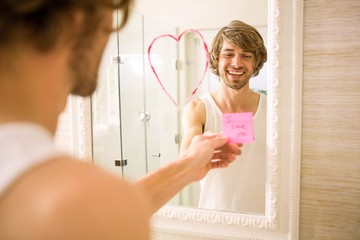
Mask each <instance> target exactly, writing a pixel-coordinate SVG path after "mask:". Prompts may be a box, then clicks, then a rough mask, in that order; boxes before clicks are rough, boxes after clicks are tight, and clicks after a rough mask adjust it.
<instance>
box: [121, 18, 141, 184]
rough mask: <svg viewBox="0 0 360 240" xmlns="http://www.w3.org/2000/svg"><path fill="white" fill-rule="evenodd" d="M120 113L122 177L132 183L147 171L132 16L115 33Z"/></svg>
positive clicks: (137, 23)
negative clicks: (118, 71)
mask: <svg viewBox="0 0 360 240" xmlns="http://www.w3.org/2000/svg"><path fill="white" fill-rule="evenodd" d="M118 48H119V55H120V58H121V63H120V73H119V76H120V78H119V81H120V99H121V104H120V109H121V119H120V123H121V126H122V140H123V143H122V147H123V156H124V158H126V159H127V165H126V167H125V168H124V177H125V178H126V179H130V180H136V179H138V178H140V177H142V176H144V175H145V174H146V173H147V172H148V171H147V162H146V139H145V135H146V132H145V122H144V121H145V119H143V118H142V117H143V112H144V108H145V106H144V101H145V99H144V49H143V16H142V15H141V14H138V13H136V12H132V14H131V15H130V19H129V21H128V24H127V25H126V27H125V28H124V29H122V30H121V31H120V32H119V46H118Z"/></svg>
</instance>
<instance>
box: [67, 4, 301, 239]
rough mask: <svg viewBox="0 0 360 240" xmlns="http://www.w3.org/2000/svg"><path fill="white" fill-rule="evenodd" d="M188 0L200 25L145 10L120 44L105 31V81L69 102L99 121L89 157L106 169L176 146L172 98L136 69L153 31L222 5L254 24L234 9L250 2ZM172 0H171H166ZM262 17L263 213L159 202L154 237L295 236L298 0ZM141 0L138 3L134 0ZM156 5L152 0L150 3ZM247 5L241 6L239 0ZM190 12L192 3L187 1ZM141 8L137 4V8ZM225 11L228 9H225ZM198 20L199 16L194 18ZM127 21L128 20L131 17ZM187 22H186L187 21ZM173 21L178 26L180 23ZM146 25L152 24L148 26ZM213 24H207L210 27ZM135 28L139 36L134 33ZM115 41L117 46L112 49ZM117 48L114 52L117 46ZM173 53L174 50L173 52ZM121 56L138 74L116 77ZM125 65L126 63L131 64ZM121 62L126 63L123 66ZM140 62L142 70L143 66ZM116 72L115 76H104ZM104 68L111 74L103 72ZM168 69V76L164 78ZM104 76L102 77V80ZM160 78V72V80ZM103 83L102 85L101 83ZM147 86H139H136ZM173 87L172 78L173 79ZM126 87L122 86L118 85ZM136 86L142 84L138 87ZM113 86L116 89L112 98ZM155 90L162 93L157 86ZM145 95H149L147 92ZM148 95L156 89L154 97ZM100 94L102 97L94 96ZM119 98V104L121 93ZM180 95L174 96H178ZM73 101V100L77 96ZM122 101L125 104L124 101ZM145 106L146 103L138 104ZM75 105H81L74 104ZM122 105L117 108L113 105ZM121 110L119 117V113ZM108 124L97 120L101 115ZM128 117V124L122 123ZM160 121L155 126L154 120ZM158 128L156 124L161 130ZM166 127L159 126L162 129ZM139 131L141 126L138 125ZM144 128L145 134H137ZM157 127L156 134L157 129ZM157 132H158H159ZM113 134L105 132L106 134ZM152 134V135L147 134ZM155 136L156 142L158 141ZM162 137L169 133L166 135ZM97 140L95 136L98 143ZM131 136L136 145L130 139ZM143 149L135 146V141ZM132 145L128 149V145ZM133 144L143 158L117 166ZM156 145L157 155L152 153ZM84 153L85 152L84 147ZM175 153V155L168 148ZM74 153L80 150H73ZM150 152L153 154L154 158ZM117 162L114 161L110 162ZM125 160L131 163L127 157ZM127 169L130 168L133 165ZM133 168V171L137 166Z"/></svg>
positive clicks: (150, 165) (151, 164) (122, 71)
mask: <svg viewBox="0 0 360 240" xmlns="http://www.w3.org/2000/svg"><path fill="white" fill-rule="evenodd" d="M180 2H182V3H186V2H187V3H188V4H189V5H188V6H192V5H191V4H193V5H194V4H195V5H198V6H200V9H202V10H203V11H201V12H200V13H199V12H195V13H192V14H193V16H196V18H197V19H198V20H199V25H194V24H193V22H190V23H189V22H186V21H187V19H188V18H178V19H177V20H178V21H180V20H181V21H182V22H181V23H176V24H174V25H175V26H178V28H176V27H174V25H172V24H171V23H170V22H168V23H164V22H162V21H161V20H159V19H156V18H147V19H146V20H145V17H146V16H145V15H144V14H140V13H139V12H138V13H135V14H134V18H135V19H134V20H133V21H131V24H130V25H128V26H127V31H128V34H129V35H128V36H129V39H128V41H126V44H124V45H121V44H117V41H119V39H120V38H119V35H117V34H115V35H113V36H112V38H113V39H111V40H110V42H114V45H111V44H109V46H108V48H107V51H106V52H105V54H104V60H103V62H107V63H108V64H113V65H111V67H109V68H107V70H106V71H105V72H102V73H101V74H102V76H105V77H104V78H103V79H105V80H101V79H100V83H99V88H100V89H101V88H102V89H108V90H107V92H106V91H105V92H104V94H100V95H97V96H94V98H93V99H92V101H91V104H92V112H91V114H90V111H89V108H88V106H89V100H88V99H83V100H76V101H77V102H76V105H74V106H73V107H72V109H77V112H81V114H79V115H78V116H80V118H79V119H76V118H75V117H74V118H73V119H72V121H73V123H74V124H81V121H82V118H81V117H82V116H85V117H88V116H90V115H92V124H98V126H99V128H97V129H96V131H95V130H93V132H92V135H93V136H94V138H93V145H92V146H93V148H92V155H93V157H94V159H96V158H97V155H98V156H100V155H101V156H105V157H106V158H107V159H109V161H104V162H103V163H100V164H103V166H104V167H105V168H107V167H108V168H109V169H115V170H114V173H115V174H119V175H121V176H124V177H128V178H137V177H139V176H141V175H143V174H145V173H146V172H149V171H151V170H152V169H155V168H157V167H159V166H160V165H161V164H164V163H163V162H162V158H161V156H162V155H165V156H166V158H167V159H175V158H176V156H177V151H178V147H179V146H178V142H179V135H175V136H174V135H173V134H172V133H171V131H166V130H169V129H173V128H176V129H179V125H178V123H179V121H180V120H179V119H180V114H179V112H178V111H177V109H176V108H174V106H173V105H171V102H170V101H169V100H168V99H167V98H166V96H164V94H163V92H162V91H159V90H158V89H159V86H158V85H157V84H158V83H157V82H156V81H148V80H146V79H145V78H144V77H143V74H142V73H143V71H145V73H149V72H147V71H150V69H146V68H143V67H142V66H143V65H144V64H145V60H144V56H143V53H144V52H145V51H146V49H147V47H148V45H147V44H145V42H149V40H151V39H154V38H155V37H156V36H159V35H160V34H163V33H169V34H173V35H178V33H179V32H181V31H182V30H184V29H187V28H189V27H191V28H195V29H203V30H206V29H205V28H204V25H202V24H204V23H205V22H212V21H213V20H215V19H216V17H213V18H210V19H209V18H206V19H204V16H207V15H206V14H210V15H212V16H219V13H223V12H226V11H224V10H223V9H222V7H225V6H228V7H229V6H231V7H232V9H234V11H236V12H237V14H238V15H237V17H235V18H236V19H241V20H244V21H245V22H247V23H249V24H251V25H253V26H255V27H256V25H257V24H256V23H255V22H251V21H246V19H243V18H242V17H241V16H245V15H246V14H251V15H254V13H256V12H259V9H257V8H256V7H254V9H252V8H250V7H249V6H251V5H249V4H246V3H245V2H243V1H234V2H236V3H238V2H241V3H242V5H241V7H236V8H235V7H234V5H231V4H230V2H231V1H225V2H224V1H222V2H221V5H220V4H219V3H218V2H216V3H215V1H197V2H196V3H193V1H180ZM210 2H213V3H214V4H216V6H218V9H217V11H216V12H210V13H206V14H205V12H206V7H205V6H206V4H210ZM139 3H143V5H142V6H143V9H142V10H145V9H150V8H148V7H146V3H147V4H149V3H148V2H146V1H145V0H142V1H141V0H139ZM161 4H163V5H161V6H168V5H169V4H170V3H167V2H166V1H162V3H161ZM171 4H173V3H171ZM267 4H268V10H267V11H266V12H267V13H268V18H267V19H268V25H267V33H268V34H267V39H268V62H267V65H268V68H267V77H268V86H267V90H268V93H267V95H268V115H267V128H268V132H267V133H268V134H267V135H268V136H267V143H268V144H267V163H268V165H267V176H266V208H265V213H264V214H263V215H257V214H251V213H248V214H244V213H238V212H224V211H214V210H211V211H210V210H204V209H197V208H193V207H182V206H175V205H174V204H172V205H169V206H165V207H163V208H162V209H161V210H159V211H158V213H156V214H155V215H154V216H153V219H152V226H153V229H154V235H155V239H161V238H163V237H164V239H165V236H167V235H169V234H170V235H179V236H182V237H181V239H186V237H185V236H186V235H188V237H189V238H191V237H194V236H197V237H203V238H204V239H208V238H220V239H297V236H298V204H299V186H298V185H299V164H300V124H301V60H302V59H301V53H302V42H301V39H302V9H303V1H300V0H299V1H296V0H295V1H291V2H288V1H287V0H278V1H272V0H270V1H268V3H267ZM139 6H140V5H139ZM156 6H159V5H156ZM245 6H246V7H245ZM174 8H175V9H181V5H179V6H175V7H174V5H172V6H169V7H168V9H174ZM161 9H163V8H159V10H158V12H157V13H156V15H158V16H159V17H160V15H161V13H162V14H171V13H169V12H166V11H161ZM186 9H187V10H188V11H189V16H190V14H191V9H192V8H186ZM140 10H141V9H139V11H140ZM229 16H230V15H229ZM235 18H234V17H232V16H230V17H229V19H226V20H224V22H222V23H221V24H220V26H217V25H215V24H214V29H217V28H219V27H222V26H223V25H225V24H227V23H228V22H229V21H230V20H232V19H235ZM201 20H202V21H201ZM132 24H134V25H132ZM188 24H189V25H188ZM179 26H180V27H179ZM146 29H147V30H149V32H150V33H151V34H149V35H147V36H146V37H143V32H144V31H147V30H146ZM150 29H151V31H150ZM211 30H213V29H211ZM139 36H141V37H139ZM117 46H123V47H124V48H123V49H119V48H118V47H117ZM120 50H121V51H122V52H123V55H122V56H121V55H119V54H115V55H114V54H113V53H114V52H115V53H118V52H119V51H120ZM177 50H178V49H175V50H171V48H170V47H169V48H168V51H169V52H170V54H174V56H176V55H177V54H178V52H177ZM175 59H176V57H175ZM122 64H129V65H130V66H131V67H132V68H135V71H138V73H139V74H131V81H129V82H128V83H127V85H120V84H119V81H117V80H116V79H121V78H122V77H123V78H124V77H125V76H127V75H128V74H129V73H128V72H127V70H126V68H123V67H121V65H122ZM165 64H168V66H166V67H163V68H162V69H164V70H171V69H174V68H175V69H176V67H177V66H178V65H177V63H176V62H175V65H174V62H172V61H167V62H166V63H165ZM131 67H130V68H131ZM130 68H127V69H130ZM143 69H144V70H143ZM114 72H116V73H117V74H115V77H114V78H116V79H111V78H112V77H111V76H113V75H114ZM169 74H171V75H172V76H175V77H174V78H176V77H177V76H176V74H177V73H176V71H175V73H174V71H171V72H170V73H169ZM106 76H110V77H106ZM170 78H172V77H169V79H170ZM106 79H107V80H106ZM165 81H166V79H164V83H165ZM107 85H108V86H107ZM144 86H146V89H148V90H149V91H143V89H145V87H144ZM175 87H177V86H175ZM124 89H127V92H124ZM139 89H142V90H140V91H139ZM116 92H120V95H121V96H122V97H121V98H119V97H118V96H119V94H117V93H116ZM168 92H169V93H171V94H173V96H175V98H176V99H179V98H178V96H177V93H176V88H175V89H168ZM160 93H161V94H160ZM139 94H140V95H142V96H143V97H142V99H141V100H140V101H138V99H137V98H138V96H139ZM150 96H151V97H150ZM154 96H156V97H155V98H154ZM101 98H102V100H101ZM94 99H95V101H100V102H101V104H100V105H98V106H97V107H96V106H94ZM125 100H126V104H125V103H124V101H125ZM179 100H181V99H179ZM79 101H80V103H79ZM125 106H127V108H126V107H125ZM138 106H141V107H142V109H146V110H150V111H138V110H137V109H138ZM144 106H147V107H146V108H144ZM158 106H161V109H165V110H166V112H165V113H164V112H163V113H162V114H160V113H159V112H158V111H157V110H158V109H160V108H159V107H158ZM79 108H80V110H78V109H79ZM119 109H121V110H122V111H121V112H119V111H118V110H119ZM125 116H126V117H125ZM119 118H120V119H122V123H123V124H119V121H118V120H116V119H119ZM149 118H152V119H154V121H153V122H154V123H156V124H154V125H153V126H150V127H153V128H150V127H149V126H146V124H143V123H144V121H147V119H149ZM104 119H105V120H106V121H107V122H109V123H111V124H102V121H103V120H104ZM126 121H128V122H129V123H131V125H132V127H126V128H123V126H124V124H125V123H126ZM159 126H160V127H159ZM83 128H84V129H83V130H81V131H80V133H79V134H78V135H76V136H77V137H78V138H79V139H75V140H76V141H74V143H73V144H74V145H76V148H77V149H80V152H83V153H84V152H86V151H88V147H84V146H90V144H89V141H88V139H89V138H88V136H89V135H88V133H89V132H90V130H89V128H88V125H85V126H84V127H83ZM160 130H161V131H160ZM164 130H165V131H164ZM138 131H140V132H142V133H138ZM144 132H145V133H146V134H144ZM160 133H161V134H160ZM163 133H164V135H162V134H163ZM109 134H112V135H109ZM122 136H127V137H129V138H130V136H131V138H130V140H129V141H127V142H126V141H124V138H123V137H122ZM139 136H143V137H144V139H142V140H139V139H138V137H139ZM151 136H157V138H153V137H151ZM95 139H97V140H95ZM161 139H173V141H171V144H170V145H169V144H167V145H166V146H165V145H162V144H161V141H160V140H161ZM158 140H159V142H158ZM168 142H169V141H168ZM98 143H101V144H98ZM134 143H136V146H135V147H134ZM110 144H116V145H117V146H120V148H119V147H118V148H117V149H118V150H119V149H123V150H122V151H118V152H109V151H106V150H105V149H104V146H108V145H110ZM152 145H155V147H154V149H156V150H157V151H151V152H146V151H145V150H146V149H148V148H150V147H151V146H152ZM140 148H141V149H145V150H144V151H140V150H139V149H140ZM134 150H135V151H134ZM130 151H132V152H135V154H136V155H135V156H134V159H148V161H147V162H146V163H145V164H143V163H138V162H134V164H131V165H132V166H134V168H133V169H132V168H130V167H126V171H125V170H124V169H125V168H124V167H123V166H124V165H126V164H128V162H129V161H131V159H130V158H128V157H127V156H128V153H129V152H130ZM159 153H160V155H159ZM84 154H86V153H84ZM171 154H174V155H171ZM80 155H81V154H80ZM154 159H155V160H154ZM115 165H116V168H114V167H113V166H115ZM129 166H130V165H129ZM134 169H137V170H136V171H135V170H134ZM139 169H140V171H139ZM177 198H178V196H177V197H175V198H174V199H173V200H172V201H171V203H175V204H176V203H178V202H179V199H177ZM179 239H180V238H179Z"/></svg>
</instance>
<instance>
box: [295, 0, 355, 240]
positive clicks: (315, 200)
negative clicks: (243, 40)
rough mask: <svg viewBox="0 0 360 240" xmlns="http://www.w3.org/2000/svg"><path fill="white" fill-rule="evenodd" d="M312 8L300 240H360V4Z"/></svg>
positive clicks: (307, 30)
mask: <svg viewBox="0 0 360 240" xmlns="http://www.w3.org/2000/svg"><path fill="white" fill-rule="evenodd" d="M304 9H305V12H304V72H303V77H304V79H303V128H302V159H301V199H300V239H301V240H308V239H336V240H340V239H344V240H350V239H360V69H359V64H360V1H359V0H323V1H318V0H305V2H304Z"/></svg>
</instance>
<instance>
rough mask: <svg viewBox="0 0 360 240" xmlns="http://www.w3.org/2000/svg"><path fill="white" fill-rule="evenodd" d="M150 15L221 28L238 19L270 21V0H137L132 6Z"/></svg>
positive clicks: (187, 25)
mask: <svg viewBox="0 0 360 240" xmlns="http://www.w3.org/2000/svg"><path fill="white" fill-rule="evenodd" d="M133 9H134V10H135V11H138V12H140V13H142V14H144V15H145V16H149V17H152V18H155V19H158V20H161V21H165V22H167V23H168V24H170V25H173V26H175V27H179V28H197V29H204V28H220V27H223V26H224V25H226V24H227V23H229V22H230V21H231V20H234V19H237V20H241V21H244V22H246V23H248V24H250V25H255V26H261V25H267V16H268V14H267V9H268V1H267V0H256V1H253V0H221V1H219V0H136V1H135V4H134V6H133Z"/></svg>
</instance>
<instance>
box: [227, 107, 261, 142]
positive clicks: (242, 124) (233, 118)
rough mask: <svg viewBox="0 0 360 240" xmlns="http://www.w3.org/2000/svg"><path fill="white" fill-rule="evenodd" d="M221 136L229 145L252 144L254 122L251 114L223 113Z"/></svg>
mask: <svg viewBox="0 0 360 240" xmlns="http://www.w3.org/2000/svg"><path fill="white" fill-rule="evenodd" d="M222 126H223V134H224V135H225V136H227V137H228V138H229V141H230V142H231V143H253V142H254V140H255V139H254V122H253V114H252V113H251V112H241V113H223V114H222Z"/></svg>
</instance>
